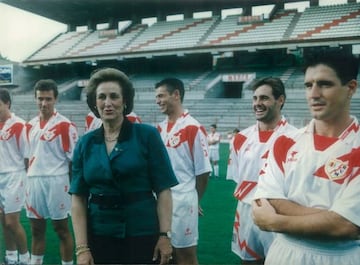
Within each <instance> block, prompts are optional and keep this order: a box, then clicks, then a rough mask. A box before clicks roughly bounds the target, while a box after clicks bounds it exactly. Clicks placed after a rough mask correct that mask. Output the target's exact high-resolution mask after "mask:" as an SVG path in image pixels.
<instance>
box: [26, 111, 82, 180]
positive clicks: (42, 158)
mask: <svg viewBox="0 0 360 265" xmlns="http://www.w3.org/2000/svg"><path fill="white" fill-rule="evenodd" d="M26 126H27V139H28V142H29V168H28V176H43V175H47V176H56V175H63V174H67V173H69V162H70V161H71V159H72V155H73V149H74V147H75V144H76V142H77V140H78V133H77V129H76V126H75V124H74V123H72V122H71V121H70V120H69V119H67V118H65V117H64V116H62V115H61V114H59V113H58V112H56V111H55V112H54V114H53V115H52V117H51V118H50V119H49V120H48V121H47V123H46V124H41V123H40V117H39V116H37V117H35V118H33V119H32V120H30V121H29V122H28V124H27V125H26Z"/></svg>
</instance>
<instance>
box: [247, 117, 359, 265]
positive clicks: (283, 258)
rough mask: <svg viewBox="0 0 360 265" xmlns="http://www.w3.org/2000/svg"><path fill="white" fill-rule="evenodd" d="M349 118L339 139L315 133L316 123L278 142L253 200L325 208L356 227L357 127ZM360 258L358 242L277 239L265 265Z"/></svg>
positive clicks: (344, 261) (287, 236)
mask: <svg viewBox="0 0 360 265" xmlns="http://www.w3.org/2000/svg"><path fill="white" fill-rule="evenodd" d="M352 118H353V122H352V123H351V125H350V126H349V127H348V128H347V129H346V130H345V131H344V132H343V133H342V134H341V135H340V136H339V137H338V138H331V137H324V136H320V135H316V134H314V120H312V121H311V122H310V124H309V125H308V126H307V127H305V128H303V129H302V130H300V131H299V132H297V133H294V134H290V135H286V136H281V137H279V138H278V140H277V141H276V142H275V144H274V148H273V149H272V150H271V152H270V154H269V159H268V162H267V163H266V166H265V168H264V170H263V171H262V174H261V175H260V178H259V185H258V189H257V192H256V194H255V197H254V198H269V199H285V200H290V201H293V202H295V203H298V204H300V205H303V206H306V207H314V208H319V209H328V210H329V211H332V212H335V213H337V214H339V215H341V216H343V217H344V218H345V219H347V220H349V221H350V222H352V223H353V224H355V225H357V226H360V204H359V194H360V159H359V158H360V126H359V123H358V121H357V119H356V118H355V117H352ZM289 246H291V247H289ZM279 253H282V255H280V256H279ZM359 258H360V240H354V239H353V240H350V239H349V240H346V239H338V240H336V239H330V238H328V239H326V240H321V239H319V237H318V238H310V237H304V236H301V237H296V236H294V235H290V234H277V236H276V238H275V240H274V243H273V245H272V246H271V248H270V250H269V252H268V258H267V260H266V264H294V265H298V264H299V265H300V264H304V262H305V263H306V264H309V262H310V261H311V262H312V264H352V265H355V264H358V263H359Z"/></svg>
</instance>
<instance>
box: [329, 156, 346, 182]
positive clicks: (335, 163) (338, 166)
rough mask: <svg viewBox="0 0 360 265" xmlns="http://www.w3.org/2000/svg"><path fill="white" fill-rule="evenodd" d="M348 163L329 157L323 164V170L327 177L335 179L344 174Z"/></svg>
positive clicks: (340, 177)
mask: <svg viewBox="0 0 360 265" xmlns="http://www.w3.org/2000/svg"><path fill="white" fill-rule="evenodd" d="M348 164H349V163H348V162H347V161H346V162H344V161H341V160H339V159H336V158H334V159H331V160H329V161H328V162H327V163H326V165H325V172H326V174H327V175H328V177H329V179H331V180H333V181H336V180H339V179H342V178H344V177H345V176H346V171H347V169H348V167H349V165H348Z"/></svg>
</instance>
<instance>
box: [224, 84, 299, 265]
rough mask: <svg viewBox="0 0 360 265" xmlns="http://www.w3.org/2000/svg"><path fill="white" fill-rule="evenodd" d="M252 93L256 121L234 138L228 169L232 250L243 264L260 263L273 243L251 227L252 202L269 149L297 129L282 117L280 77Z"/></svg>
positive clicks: (258, 87) (270, 235)
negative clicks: (232, 208)
mask: <svg viewBox="0 0 360 265" xmlns="http://www.w3.org/2000/svg"><path fill="white" fill-rule="evenodd" d="M252 90H253V101H252V102H253V103H252V107H253V111H254V113H255V118H256V120H257V122H256V124H254V125H252V126H250V127H248V128H246V129H244V130H242V131H240V132H239V133H238V134H236V135H235V137H234V140H233V143H232V145H233V146H232V147H231V148H230V149H231V153H230V156H229V165H228V170H227V172H228V174H229V176H228V177H227V178H228V179H231V178H233V180H234V181H235V182H236V183H237V186H236V189H235V192H234V196H235V198H236V199H237V200H238V205H237V208H236V212H235V221H234V228H233V238H232V244H231V249H232V251H233V252H234V253H235V254H237V255H238V256H239V257H240V258H241V260H242V264H246V263H251V262H257V264H262V263H263V260H264V258H265V256H266V253H267V251H268V248H269V246H270V244H271V242H272V240H273V237H274V235H273V234H272V233H269V232H263V231H261V230H260V229H259V228H258V227H257V226H256V225H255V224H254V222H253V220H252V217H251V202H252V200H253V196H254V192H255V190H256V187H257V182H258V176H259V173H260V170H261V168H262V166H263V165H264V163H265V161H266V157H267V152H268V150H269V148H270V147H271V145H272V144H273V143H274V141H275V139H276V138H277V137H279V136H280V135H282V134H283V133H284V132H287V131H294V130H296V128H295V127H293V126H292V125H290V124H289V123H288V122H287V120H286V119H285V118H284V117H283V116H282V114H281V109H282V108H283V106H284V104H285V99H286V93H285V87H284V84H283V82H282V81H281V80H280V79H279V78H275V77H265V78H263V79H260V80H258V81H256V82H255V83H254V84H253V86H252ZM231 175H232V176H231Z"/></svg>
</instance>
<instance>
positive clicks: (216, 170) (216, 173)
mask: <svg viewBox="0 0 360 265" xmlns="http://www.w3.org/2000/svg"><path fill="white" fill-rule="evenodd" d="M214 174H215V176H216V177H218V176H219V166H218V165H215V166H214Z"/></svg>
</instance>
